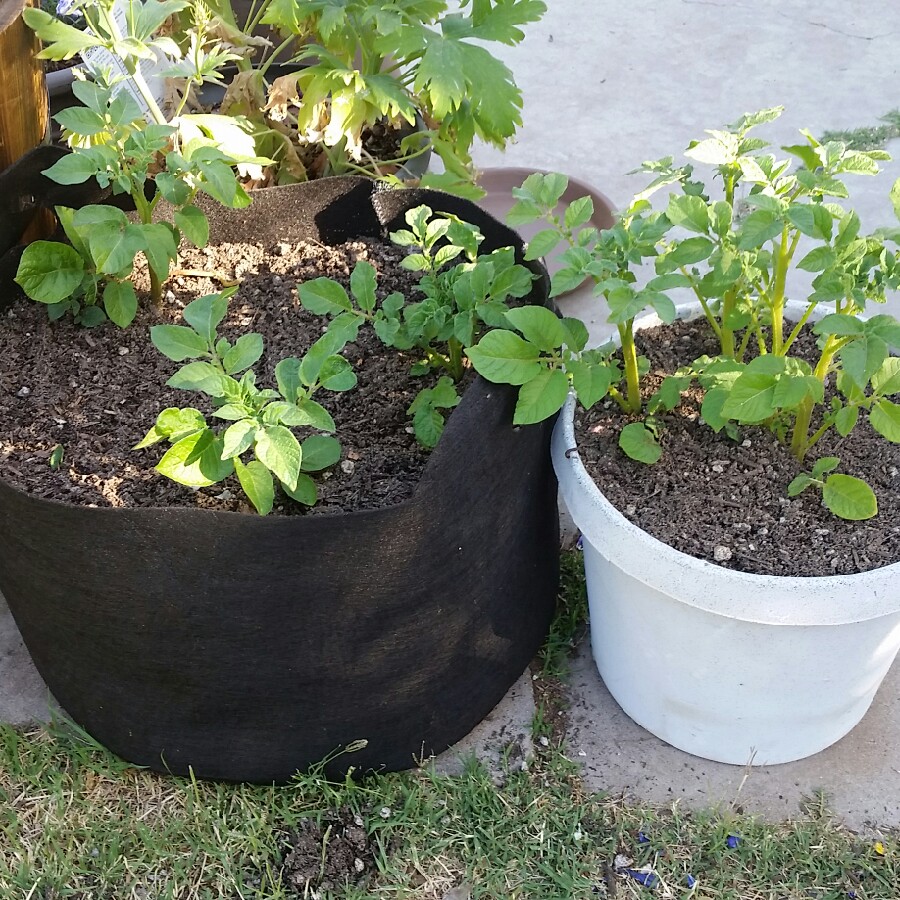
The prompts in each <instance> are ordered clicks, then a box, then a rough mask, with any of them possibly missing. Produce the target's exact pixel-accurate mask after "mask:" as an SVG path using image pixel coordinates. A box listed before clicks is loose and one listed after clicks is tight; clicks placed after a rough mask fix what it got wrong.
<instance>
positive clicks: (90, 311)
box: [75, 306, 106, 328]
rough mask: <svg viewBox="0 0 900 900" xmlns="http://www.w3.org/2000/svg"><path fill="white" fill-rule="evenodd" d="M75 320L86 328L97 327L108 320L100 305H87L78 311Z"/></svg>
mask: <svg viewBox="0 0 900 900" xmlns="http://www.w3.org/2000/svg"><path fill="white" fill-rule="evenodd" d="M75 321H76V322H78V324H79V325H83V326H84V327H85V328H96V327H97V326H98V325H102V324H103V323H104V322H105V321H106V313H105V312H103V310H102V309H100V307H99V306H85V307H83V308H82V310H81V312H79V313H77V315H76V316H75Z"/></svg>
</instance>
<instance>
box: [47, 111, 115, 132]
mask: <svg viewBox="0 0 900 900" xmlns="http://www.w3.org/2000/svg"><path fill="white" fill-rule="evenodd" d="M53 118H54V119H56V121H57V122H59V124H60V125H62V127H63V128H65V129H66V131H71V132H73V133H74V134H80V135H84V136H85V137H91V136H92V135H95V134H99V133H100V132H101V131H105V130H106V128H107V127H108V126H107V124H106V119H105V118H104V117H103V116H101V115H99V113H96V112H94V111H93V110H92V109H85V108H84V107H83V106H70V107H69V108H68V109H61V110H60V111H59V112H58V113H56V114H55V115H54V116H53Z"/></svg>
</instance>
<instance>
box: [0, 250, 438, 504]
mask: <svg viewBox="0 0 900 900" xmlns="http://www.w3.org/2000/svg"><path fill="white" fill-rule="evenodd" d="M402 255H403V254H402V251H400V250H398V249H397V248H396V247H394V246H392V245H388V244H383V243H380V242H377V241H372V240H368V239H366V240H358V241H352V242H349V243H347V244H344V245H341V246H335V247H328V246H324V245H322V244H318V243H310V242H299V243H295V244H286V243H279V244H276V245H275V246H272V247H263V246H260V245H257V244H254V243H247V244H222V245H219V246H217V247H214V248H213V247H210V248H206V249H204V250H192V251H190V252H186V253H184V254H183V255H182V257H181V258H180V260H179V266H180V270H179V271H183V270H184V271H204V272H210V273H214V276H213V277H208V276H196V275H184V274H181V275H179V274H177V273H175V274H174V275H173V277H172V278H170V280H169V282H168V283H167V285H166V286H165V291H166V293H165V302H164V304H163V306H164V309H163V311H162V312H161V313H156V312H154V311H152V310H151V309H150V308H149V303H148V302H147V300H146V297H144V298H142V306H141V309H140V311H139V312H138V316H137V318H136V320H135V321H134V323H133V324H132V325H131V326H130V327H128V328H127V329H124V330H123V329H119V328H117V327H116V326H115V325H112V324H111V323H107V324H105V325H103V326H100V327H98V328H94V329H87V328H83V327H81V326H77V325H75V324H74V323H73V322H71V321H70V320H63V321H60V322H55V323H51V322H49V321H48V318H47V312H46V309H45V308H44V307H43V306H42V305H41V304H38V303H32V302H29V301H23V302H20V303H17V304H16V305H14V306H13V307H12V308H11V309H10V310H8V311H7V312H6V314H5V315H4V316H3V317H2V318H0V323H2V325H0V357H2V359H3V360H4V365H3V367H2V371H0V477H3V478H4V479H6V480H7V481H8V482H11V483H12V484H15V485H17V486H19V487H21V488H23V489H24V490H26V491H28V492H29V493H31V494H33V495H35V496H38V497H43V498H47V499H52V500H60V501H65V502H68V503H74V504H79V505H86V506H98V507H102V506H107V507H108V506H113V507H202V508H207V509H218V510H233V511H242V512H252V511H253V510H252V507H251V506H250V504H249V503H248V502H247V500H246V498H245V496H244V494H243V491H242V490H241V488H240V485H239V484H238V483H237V479H236V478H235V477H234V476H231V477H230V478H228V479H227V480H226V481H225V482H222V483H220V484H218V485H213V486H212V487H209V488H202V489H199V490H193V489H190V488H186V487H183V486H182V485H179V484H176V483H174V482H172V481H170V480H169V479H167V478H164V477H163V476H161V475H159V474H158V473H156V472H154V471H153V466H154V465H155V464H156V463H157V462H158V461H159V459H160V458H161V456H162V454H163V453H164V452H165V449H166V447H167V446H168V445H167V444H162V443H161V444H157V445H156V446H154V447H150V448H147V449H144V450H139V451H132V450H131V447H133V446H134V445H135V444H136V443H137V442H138V441H140V440H141V438H142V437H143V436H144V434H146V432H147V431H148V430H149V429H150V428H151V426H152V425H153V423H154V422H155V421H156V417H157V415H158V414H159V412H160V411H161V410H163V409H165V408H166V407H169V406H181V407H186V406H193V407H196V408H197V409H200V410H201V411H202V412H203V413H205V414H206V415H207V416H208V415H209V413H211V412H212V405H211V404H210V402H209V401H208V400H207V398H205V397H204V396H202V395H200V394H196V393H193V392H187V391H177V390H173V389H171V388H168V387H166V386H165V382H166V381H167V379H168V378H169V377H170V376H171V375H172V374H173V373H174V372H175V371H176V370H177V369H178V368H179V367H180V365H181V364H180V363H174V362H172V361H171V360H169V359H167V358H166V357H164V356H163V355H162V354H161V353H159V352H158V351H157V350H156V348H155V347H154V346H153V345H152V344H151V343H150V338H149V329H150V327H151V326H153V325H156V324H160V323H174V324H184V322H183V319H182V317H181V310H182V309H183V308H184V306H186V305H187V304H188V303H189V302H190V301H191V300H193V299H195V298H197V297H199V296H202V295H204V294H208V293H213V292H216V291H218V290H221V288H222V283H223V281H230V280H232V279H240V281H241V284H240V288H239V290H238V293H237V294H236V295H235V296H234V297H233V298H232V299H231V302H230V304H229V312H228V316H227V318H226V319H225V321H224V322H223V323H222V325H221V326H220V328H219V333H220V335H221V336H224V337H227V338H229V339H230V340H231V341H234V340H235V339H236V338H238V337H239V336H240V335H242V334H245V333H247V332H249V331H256V332H259V333H260V334H262V336H263V338H264V340H265V351H264V354H263V357H262V358H261V359H260V361H259V362H258V363H257V364H256V365H255V366H254V367H253V368H254V370H255V371H256V374H257V384H258V385H260V386H262V387H275V376H274V371H275V366H276V364H277V363H278V362H279V361H280V360H281V359H283V358H284V357H287V356H298V357H302V355H303V354H304V353H305V352H306V350H307V349H308V348H309V346H310V345H311V344H312V343H313V341H315V340H316V339H317V338H318V337H319V336H320V335H321V334H322V332H323V331H324V329H325V327H326V323H327V320H326V319H325V318H324V317H320V316H315V315H312V314H310V313H307V312H306V311H305V310H303V308H302V307H301V306H300V304H299V300H298V298H297V294H296V290H295V286H296V284H297V283H300V282H303V281H307V280H309V279H312V278H315V277H317V276H320V275H327V276H330V277H334V278H337V279H338V280H340V281H342V282H343V283H344V284H345V286H346V285H347V283H348V282H349V275H350V272H351V270H352V268H353V266H354V264H355V263H356V261H357V260H360V259H367V260H369V261H370V262H371V263H372V264H373V265H374V266H375V267H376V269H377V270H378V275H379V288H378V290H379V298H382V297H384V296H386V295H387V294H389V293H390V292H392V291H394V290H400V291H401V292H403V293H404V294H405V295H406V296H407V298H408V299H415V298H416V297H417V296H419V295H418V293H417V291H416V288H415V284H416V281H417V277H416V276H414V275H412V274H410V273H409V272H407V271H406V270H404V269H401V268H400V266H399V263H400V260H401V259H402ZM142 277H143V276H141V275H140V273H139V274H138V276H137V285H138V287H139V288H141V286H142V284H141V281H142ZM144 287H146V285H144ZM344 355H345V356H346V358H347V359H348V360H350V362H351V363H352V364H353V366H354V368H355V370H356V372H357V375H358V377H359V384H358V386H357V388H356V389H354V390H352V391H348V392H346V393H340V394H335V393H330V392H327V391H324V390H322V391H320V392H318V393H317V394H316V400H318V401H319V402H321V403H322V404H323V405H324V406H325V407H326V408H327V409H328V410H329V411H330V412H331V414H332V416H333V417H334V419H335V422H336V424H337V432H336V436H337V437H338V439H339V440H340V442H341V445H342V448H343V452H342V457H341V460H340V462H339V463H338V464H337V465H336V466H334V467H333V468H332V469H331V470H330V471H328V472H325V473H322V474H320V475H317V476H315V477H316V480H317V482H318V487H319V496H320V501H319V503H318V504H317V506H315V507H314V508H313V509H312V510H307V508H306V507H303V506H301V505H300V504H298V503H295V502H294V501H292V500H290V499H288V498H286V497H283V496H281V497H277V498H276V505H275V509H274V510H273V513H274V514H284V515H295V514H309V513H312V514H321V513H332V512H340V511H347V510H356V509H370V508H378V507H384V506H389V505H393V504H396V503H399V502H402V501H403V500H406V499H408V498H409V497H410V496H411V495H412V493H413V492H414V491H415V487H416V485H417V483H418V481H419V479H420V477H421V474H422V471H423V469H424V467H425V464H426V462H427V460H428V452H427V451H425V450H424V449H423V448H422V447H420V446H419V445H418V443H417V442H416V440H415V437H414V436H413V434H412V424H411V419H410V418H409V416H408V415H407V413H406V410H407V408H408V407H409V405H410V403H411V402H412V401H413V399H414V398H415V396H416V394H417V393H418V392H419V390H420V389H421V388H423V387H429V386H432V385H433V384H434V383H435V382H436V380H437V377H438V376H437V375H427V376H422V377H412V376H410V375H409V369H410V366H411V365H412V364H413V363H414V362H415V361H416V360H417V358H418V357H417V356H416V354H415V353H402V352H398V351H396V350H392V349H390V348H386V347H384V346H383V345H382V344H381V342H380V341H379V340H378V338H377V337H376V336H375V335H374V334H373V333H372V331H371V329H369V328H365V327H364V328H363V329H361V331H360V335H359V339H358V340H357V341H356V342H355V343H353V344H350V345H348V346H347V347H346V349H345V350H344ZM210 421H211V422H213V421H215V420H212V419H211V420H210ZM295 433H296V434H297V435H298V437H299V438H300V439H301V440H302V439H303V437H305V434H306V430H305V429H296V430H295ZM58 445H59V446H61V447H62V450H63V459H62V464H61V465H60V466H59V467H58V468H55V469H54V468H51V466H50V462H49V461H50V457H51V454H52V453H53V451H54V448H56V447H57V446H58Z"/></svg>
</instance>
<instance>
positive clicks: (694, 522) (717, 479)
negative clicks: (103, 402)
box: [575, 320, 900, 576]
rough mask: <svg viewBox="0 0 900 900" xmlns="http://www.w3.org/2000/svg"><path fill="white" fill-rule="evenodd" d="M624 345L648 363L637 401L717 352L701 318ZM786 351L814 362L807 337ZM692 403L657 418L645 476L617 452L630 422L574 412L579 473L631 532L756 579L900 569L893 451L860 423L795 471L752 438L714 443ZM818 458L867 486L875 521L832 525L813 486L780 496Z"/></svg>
mask: <svg viewBox="0 0 900 900" xmlns="http://www.w3.org/2000/svg"><path fill="white" fill-rule="evenodd" d="M636 343H637V346H638V350H639V352H640V353H641V354H643V355H644V356H646V357H647V358H648V359H649V360H650V375H649V377H648V378H647V379H646V388H645V394H644V396H645V399H646V398H647V397H649V396H650V395H652V393H653V392H655V390H656V389H657V387H658V386H659V384H660V383H661V382H662V379H663V377H664V376H665V374H671V373H673V372H674V371H675V370H676V369H677V368H678V367H679V366H681V365H685V364H687V363H689V362H691V361H692V360H694V359H697V358H698V357H700V356H702V355H704V354H709V355H710V356H715V355H717V354H718V342H717V341H716V339H715V336H714V335H713V333H712V331H711V329H710V328H709V326H708V324H707V323H706V321H705V320H698V321H695V322H675V323H673V324H672V325H664V326H660V327H657V328H651V329H647V330H644V331H640V332H639V333H638V334H637V335H636ZM796 346H797V347H798V348H799V349H798V351H797V353H798V355H805V356H807V357H808V358H811V359H812V358H817V353H816V350H815V336H814V335H812V334H811V333H807V334H805V335H804V336H802V337H801V339H800V341H799V342H798V344H797V345H796ZM826 399H827V395H826ZM701 402H702V392H701V391H700V389H699V388H698V389H696V390H693V391H692V392H690V393H689V394H686V395H684V396H683V397H682V403H681V405H680V406H679V407H678V408H677V409H675V410H673V411H672V412H671V413H663V414H661V415H660V416H658V419H659V420H660V422H661V424H662V426H663V429H662V433H661V435H660V445H661V447H662V450H663V454H662V458H661V459H660V461H659V462H658V463H656V465H653V466H648V465H645V464H643V463H639V462H636V461H635V460H632V459H629V458H628V457H627V456H625V454H624V453H623V452H622V451H621V450H620V449H619V447H618V438H619V432H620V431H621V429H622V427H623V426H624V425H626V424H628V422H629V421H631V419H629V417H627V416H625V415H624V414H623V413H622V412H621V411H620V410H619V408H618V406H616V404H615V403H613V402H611V401H606V402H603V403H599V404H597V406H595V407H594V408H593V409H592V410H590V411H589V412H585V411H584V410H583V409H581V408H579V409H578V411H577V412H576V416H575V429H576V435H577V438H578V448H579V454H580V456H581V459H582V461H583V462H584V465H585V467H586V468H587V470H588V472H589V473H590V475H591V477H592V478H593V479H594V481H596V483H597V486H598V487H599V488H600V490H601V491H602V492H603V493H604V495H605V496H606V497H607V499H608V500H609V501H610V503H612V504H613V505H614V506H615V507H616V508H617V509H618V510H619V511H620V512H622V513H623V514H624V515H625V516H626V517H627V518H628V519H630V520H631V521H632V522H633V523H634V524H635V525H637V526H639V527H640V528H642V529H643V530H645V531H647V532H648V533H649V534H651V535H653V536H654V537H656V538H658V539H659V540H660V541H663V542H664V543H666V544H669V545H670V546H672V547H675V548H676V549H677V550H681V551H682V552H684V553H687V554H689V555H691V556H694V557H697V558H699V559H705V560H708V561H709V562H715V563H717V564H718V565H722V566H724V567H726V568H729V569H736V570H739V571H743V572H753V573H758V574H764V575H795V576H814V575H833V574H850V573H856V572H865V571H868V570H869V569H876V568H879V567H881V566H886V565H890V564H892V563H896V562H898V561H900V445H897V444H891V443H889V442H888V441H886V440H885V439H884V438H883V437H881V436H880V435H879V434H877V433H876V432H875V431H874V430H873V429H872V428H871V426H869V424H868V421H863V420H865V418H866V417H865V414H863V415H862V416H861V417H860V423H859V425H858V426H857V427H856V428H855V429H854V430H853V432H851V434H850V435H848V436H847V437H845V438H841V437H840V436H839V435H838V434H837V433H836V432H834V430H833V429H832V430H831V431H830V432H829V433H828V434H827V435H826V436H825V437H824V438H823V439H822V440H821V441H820V442H819V443H818V444H817V445H816V446H815V447H814V448H813V450H812V451H810V453H809V455H808V457H807V460H806V462H805V463H804V464H800V463H798V462H797V460H795V459H794V457H793V456H791V454H790V453H789V452H788V450H787V448H785V447H784V446H783V445H782V444H780V443H779V442H778V441H777V440H776V439H775V437H774V436H773V435H772V434H771V433H770V432H769V431H768V430H766V429H764V428H760V427H749V426H745V427H742V428H741V429H740V440H739V441H733V440H731V439H730V438H729V437H728V436H727V435H726V434H725V433H724V431H723V432H722V433H720V434H718V435H717V434H715V433H714V432H713V430H712V429H711V428H709V427H707V426H706V425H704V424H703V423H702V421H701V419H700V404H701ZM822 456H837V457H839V458H840V460H841V464H840V466H839V468H838V471H839V472H842V473H844V474H847V475H855V476H857V477H858V478H862V479H864V480H865V481H867V482H868V483H869V485H870V486H871V487H872V489H873V490H874V491H875V494H876V496H877V498H878V510H879V511H878V515H877V516H876V517H875V518H873V519H869V520H867V521H863V522H848V521H845V520H843V519H839V518H838V517H837V516H834V515H833V514H832V513H830V512H829V511H828V510H827V509H826V508H825V507H824V506H823V505H822V502H821V492H817V491H816V490H815V489H813V488H809V489H807V490H806V491H805V492H804V493H802V494H801V495H800V496H798V497H796V498H789V497H788V496H787V486H788V484H789V483H790V481H791V480H792V479H793V478H794V477H795V476H796V475H798V474H799V473H800V472H801V471H807V472H808V471H809V470H810V469H811V468H812V465H813V462H815V460H816V459H818V458H819V457H822ZM717 548H718V553H716V551H717ZM729 554H730V558H726V559H722V558H721V557H729ZM717 557H718V558H717Z"/></svg>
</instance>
